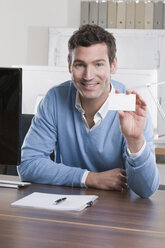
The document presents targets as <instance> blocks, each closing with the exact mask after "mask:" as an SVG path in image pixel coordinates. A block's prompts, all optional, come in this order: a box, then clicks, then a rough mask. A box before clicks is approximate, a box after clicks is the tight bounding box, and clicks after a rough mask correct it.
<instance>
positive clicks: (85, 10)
mask: <svg viewBox="0 0 165 248" xmlns="http://www.w3.org/2000/svg"><path fill="white" fill-rule="evenodd" d="M88 23H89V2H87V1H82V2H81V17H80V25H85V24H88Z"/></svg>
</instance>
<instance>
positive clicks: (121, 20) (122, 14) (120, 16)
mask: <svg viewBox="0 0 165 248" xmlns="http://www.w3.org/2000/svg"><path fill="white" fill-rule="evenodd" d="M125 19H126V3H125V2H124V1H122V2H118V3H117V28H121V29H122V28H125Z"/></svg>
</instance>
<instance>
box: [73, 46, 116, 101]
mask: <svg viewBox="0 0 165 248" xmlns="http://www.w3.org/2000/svg"><path fill="white" fill-rule="evenodd" d="M71 55H72V56H71V57H72V61H71V62H70V64H69V71H70V73H71V77H72V81H73V83H74V85H75V87H76V88H77V90H78V91H79V93H80V98H81V99H82V100H92V99H97V100H100V101H101V100H103V101H105V99H106V98H107V97H108V94H109V90H110V75H111V73H115V70H116V58H115V60H114V62H113V63H112V65H111V66H110V62H109V57H108V49H107V46H106V44H105V43H99V44H94V45H92V46H89V47H82V46H78V47H77V48H75V49H74V50H73V52H72V54H71Z"/></svg>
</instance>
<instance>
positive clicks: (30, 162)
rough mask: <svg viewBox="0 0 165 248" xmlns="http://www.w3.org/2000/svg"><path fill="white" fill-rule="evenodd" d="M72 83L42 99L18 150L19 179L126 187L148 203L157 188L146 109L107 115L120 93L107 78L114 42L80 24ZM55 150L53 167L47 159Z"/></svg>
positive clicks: (72, 43) (72, 52)
mask: <svg viewBox="0 0 165 248" xmlns="http://www.w3.org/2000/svg"><path fill="white" fill-rule="evenodd" d="M68 45H69V56H68V63H69V72H70V74H71V78H72V81H68V82H65V83H63V84H61V85H59V86H56V87H53V88H52V89H50V90H49V91H48V93H47V94H46V96H45V97H44V99H43V100H42V101H41V103H40V105H39V107H38V111H37V114H36V116H35V117H34V119H33V121H32V125H31V128H30V130H29V132H28V134H27V136H26V139H25V141H24V144H23V147H22V162H21V165H20V166H19V167H18V170H19V174H20V176H21V179H22V180H27V181H31V182H37V183H43V184H54V185H67V186H80V187H83V186H84V187H94V188H99V189H104V190H118V191H122V190H123V189H127V188H128V187H129V188H131V189H132V190H133V191H134V192H135V193H137V194H138V195H139V196H141V197H149V196H150V195H152V194H153V193H154V192H155V191H156V190H157V188H158V185H159V172H158V169H157V167H156V164H155V154H154V147H153V142H152V139H153V131H152V126H151V119H150V116H149V115H148V112H147V110H146V109H147V106H146V103H145V102H144V101H143V99H141V97H140V96H139V94H138V93H136V92H134V91H126V93H127V94H130V93H134V94H136V111H134V112H131V111H130V112H127V111H118V112H117V111H108V110H107V105H108V104H109V103H110V102H111V95H112V94H115V91H116V93H119V92H125V87H124V86H123V85H122V84H120V83H118V82H115V81H113V80H110V77H111V74H113V73H115V72H116V67H117V59H116V44H115V39H114V37H113V36H112V34H110V33H109V32H107V31H105V30H104V29H102V28H101V27H99V26H96V25H85V26H82V27H81V28H80V29H79V30H78V31H77V32H75V33H74V34H73V35H72V37H71V38H70V40H69V44H68ZM53 150H55V151H56V152H55V153H56V162H54V161H52V160H50V154H51V153H52V152H53Z"/></svg>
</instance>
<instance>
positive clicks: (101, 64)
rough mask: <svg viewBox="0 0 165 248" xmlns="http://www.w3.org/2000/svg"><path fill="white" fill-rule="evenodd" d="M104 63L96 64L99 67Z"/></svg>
mask: <svg viewBox="0 0 165 248" xmlns="http://www.w3.org/2000/svg"><path fill="white" fill-rule="evenodd" d="M103 65H104V64H103V63H97V64H96V66H97V67H101V66H103Z"/></svg>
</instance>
